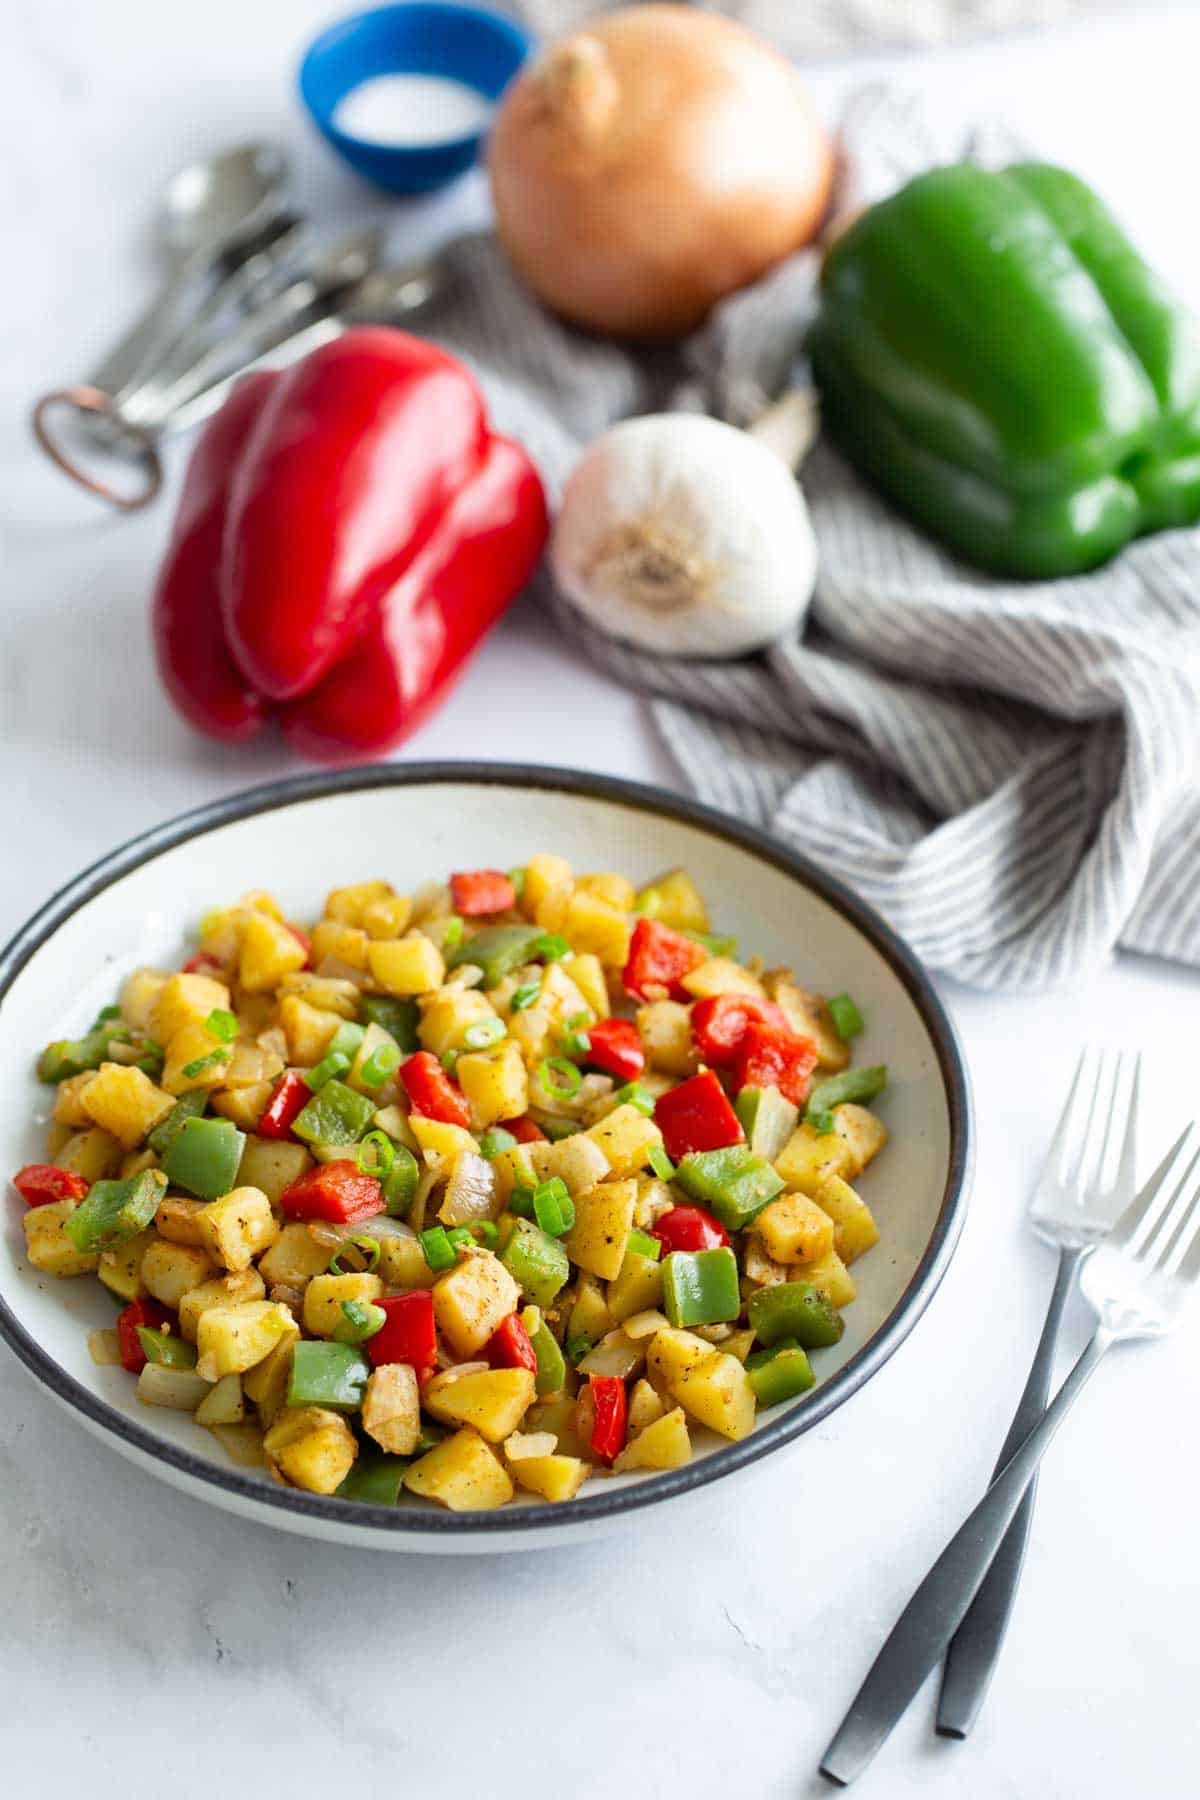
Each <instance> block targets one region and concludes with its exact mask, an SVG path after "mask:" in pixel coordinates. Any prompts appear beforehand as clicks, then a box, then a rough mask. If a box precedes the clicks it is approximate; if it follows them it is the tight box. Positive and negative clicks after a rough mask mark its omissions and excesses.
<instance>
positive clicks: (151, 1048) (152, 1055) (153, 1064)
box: [133, 1038, 167, 1075]
mask: <svg viewBox="0 0 1200 1800" xmlns="http://www.w3.org/2000/svg"><path fill="white" fill-rule="evenodd" d="M143 1050H144V1055H142V1056H139V1057H138V1060H137V1061H136V1062H135V1063H134V1065H133V1066H134V1068H135V1069H140V1070H141V1071H142V1074H143V1075H161V1074H162V1067H163V1064H164V1063H165V1062H166V1060H167V1053H166V1051H165V1050H164V1049H163V1047H162V1045H161V1044H156V1043H155V1042H154V1041H153V1039H151V1038H147V1039H146V1042H145V1044H144V1046H143Z"/></svg>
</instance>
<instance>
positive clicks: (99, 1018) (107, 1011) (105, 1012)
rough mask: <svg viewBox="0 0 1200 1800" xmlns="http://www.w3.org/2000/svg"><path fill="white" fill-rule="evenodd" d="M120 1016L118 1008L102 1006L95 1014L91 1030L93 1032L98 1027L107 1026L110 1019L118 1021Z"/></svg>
mask: <svg viewBox="0 0 1200 1800" xmlns="http://www.w3.org/2000/svg"><path fill="white" fill-rule="evenodd" d="M120 1016H121V1009H120V1007H119V1006H102V1007H101V1008H100V1011H99V1012H98V1013H97V1014H96V1017H95V1021H94V1022H93V1025H92V1030H93V1031H95V1030H97V1029H98V1028H99V1026H101V1025H107V1024H108V1022H109V1020H110V1019H119V1018H120Z"/></svg>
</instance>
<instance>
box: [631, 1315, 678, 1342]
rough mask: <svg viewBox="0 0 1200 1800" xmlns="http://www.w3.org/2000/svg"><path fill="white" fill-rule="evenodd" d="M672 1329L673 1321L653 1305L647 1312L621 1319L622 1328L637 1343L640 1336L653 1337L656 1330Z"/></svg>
mask: <svg viewBox="0 0 1200 1800" xmlns="http://www.w3.org/2000/svg"><path fill="white" fill-rule="evenodd" d="M670 1329H671V1322H670V1320H669V1319H668V1318H667V1316H666V1314H665V1313H660V1312H659V1311H658V1310H657V1308H656V1307H653V1306H652V1307H650V1308H649V1310H648V1311H646V1312H640V1313H633V1314H632V1315H631V1316H630V1317H629V1318H628V1319H623V1320H622V1321H621V1330H622V1331H623V1332H624V1333H625V1336H626V1337H627V1338H632V1339H633V1341H634V1343H635V1344H636V1343H637V1342H638V1340H639V1339H640V1338H645V1337H653V1336H654V1333H655V1332H656V1331H669V1330H670Z"/></svg>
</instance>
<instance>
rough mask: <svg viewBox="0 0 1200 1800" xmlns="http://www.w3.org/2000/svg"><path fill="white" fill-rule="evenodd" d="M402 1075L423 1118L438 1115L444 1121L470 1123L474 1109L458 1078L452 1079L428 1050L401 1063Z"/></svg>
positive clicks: (414, 1107) (410, 1100)
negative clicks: (469, 1104)
mask: <svg viewBox="0 0 1200 1800" xmlns="http://www.w3.org/2000/svg"><path fill="white" fill-rule="evenodd" d="M400 1079H401V1081H402V1082H403V1083H404V1091H405V1093H406V1094H407V1095H408V1099H409V1104H410V1105H411V1107H412V1109H413V1111H414V1112H415V1113H420V1114H421V1117H422V1118H424V1119H438V1120H440V1121H441V1123H442V1124H443V1125H461V1126H462V1127H463V1128H464V1130H465V1129H466V1128H467V1127H468V1126H469V1125H470V1123H471V1109H470V1107H469V1106H468V1105H467V1102H466V1097H465V1095H464V1094H463V1091H462V1089H461V1088H460V1087H459V1086H458V1084H457V1082H454V1081H451V1079H450V1077H449V1076H448V1075H447V1073H446V1071H445V1069H443V1067H442V1065H441V1063H440V1062H439V1061H438V1059H437V1057H436V1056H434V1055H433V1053H432V1052H431V1051H429V1050H418V1051H417V1053H416V1055H415V1056H410V1057H409V1059H408V1061H407V1062H405V1063H401V1065H400Z"/></svg>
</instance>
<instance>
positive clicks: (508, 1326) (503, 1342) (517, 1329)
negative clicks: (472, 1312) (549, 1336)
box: [483, 1313, 537, 1375]
mask: <svg viewBox="0 0 1200 1800" xmlns="http://www.w3.org/2000/svg"><path fill="white" fill-rule="evenodd" d="M483 1354H484V1356H485V1357H486V1358H487V1360H488V1362H490V1363H491V1365H492V1367H493V1369H528V1370H529V1372H530V1374H531V1375H536V1374H537V1357H536V1355H535V1354H534V1349H533V1345H532V1344H531V1343H530V1341H529V1333H528V1332H527V1331H526V1329H525V1327H524V1326H523V1325H522V1323H521V1321H520V1319H519V1318H518V1317H517V1315H516V1313H509V1315H508V1317H507V1319H501V1321H500V1323H499V1325H498V1326H497V1327H496V1329H495V1331H493V1333H492V1335H491V1337H490V1338H489V1339H488V1341H487V1343H486V1344H485V1345H484V1347H483Z"/></svg>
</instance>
